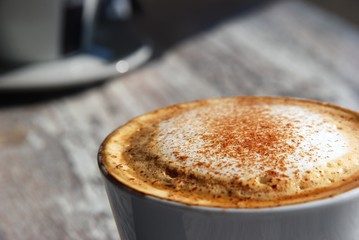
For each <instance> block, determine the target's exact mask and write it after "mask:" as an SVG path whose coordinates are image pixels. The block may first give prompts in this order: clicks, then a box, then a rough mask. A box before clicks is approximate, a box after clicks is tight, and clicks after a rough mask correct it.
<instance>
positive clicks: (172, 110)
mask: <svg viewBox="0 0 359 240" xmlns="http://www.w3.org/2000/svg"><path fill="white" fill-rule="evenodd" d="M358 132H359V116H358V113H355V112H352V111H349V110H346V109H343V108H340V107H337V106H333V105H329V104H324V103H318V102H313V101H308V100H299V99H290V98H271V97H244V98H236V97H233V98H219V99H209V100H201V101H196V102H190V103H185V104H178V105H174V106H171V107H168V108H164V109H160V110H158V111H155V112H152V113H148V114H145V115H143V116H140V117H138V118H135V119H134V120H132V121H130V122H129V123H127V124H125V125H124V126H122V127H120V128H119V129H118V130H116V131H115V132H114V133H112V134H111V135H110V136H109V137H108V138H107V140H106V141H105V142H104V144H103V146H102V150H101V156H102V163H103V164H104V166H105V168H106V169H107V171H108V172H109V173H110V174H111V175H112V176H113V177H115V178H116V179H117V180H118V181H119V182H120V183H122V184H124V185H126V186H128V187H130V188H132V189H134V190H137V191H139V192H142V193H144V194H148V195H152V196H155V197H159V198H163V199H167V200H172V201H177V202H182V203H185V204H193V205H202V206H213V207H231V208H256V207H273V206H280V205H288V204H294V203H304V202H308V201H312V200H318V199H322V198H327V197H332V196H334V195H337V194H340V193H343V192H346V191H349V190H350V189H353V188H356V187H357V179H358V177H359V149H358V147H359V134H358Z"/></svg>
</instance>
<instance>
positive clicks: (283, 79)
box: [0, 1, 359, 240]
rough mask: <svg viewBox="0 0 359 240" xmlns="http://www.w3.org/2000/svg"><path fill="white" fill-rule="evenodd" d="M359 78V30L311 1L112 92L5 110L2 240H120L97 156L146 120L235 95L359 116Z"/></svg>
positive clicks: (257, 19)
mask: <svg viewBox="0 0 359 240" xmlns="http://www.w3.org/2000/svg"><path fill="white" fill-rule="evenodd" d="M358 76H359V31H358V29H356V28H355V27H354V26H352V25H350V24H347V23H346V22H344V21H342V20H340V19H338V18H336V17H335V16H333V15H331V14H329V13H327V12H325V11H323V10H320V9H318V8H317V7H314V6H312V5H310V4H308V3H306V2H302V1H279V2H274V3H273V4H270V5H268V6H266V7H265V8H262V9H260V10H258V11H253V12H251V13H250V14H245V15H242V14H240V15H238V16H236V17H233V18H232V19H230V20H229V21H226V22H223V23H221V24H220V25H218V26H216V27H215V28H212V29H211V30H209V31H206V32H202V33H201V34H199V35H197V36H194V37H192V38H189V39H187V40H186V41H183V42H181V43H180V44H178V45H177V46H176V47H174V48H172V49H170V50H168V51H167V52H166V53H165V54H164V55H162V57H161V58H158V59H156V60H154V61H152V62H150V63H148V64H147V65H146V66H144V67H142V68H141V69H138V70H137V71H135V72H132V73H130V74H127V75H125V76H122V77H120V78H118V79H113V80H111V81H108V82H106V83H105V84H103V85H100V86H96V87H93V88H89V89H86V90H84V91H81V92H78V93H76V94H71V95H68V96H66V95H65V96H62V97H59V98H54V99H51V100H49V101H42V102H38V103H32V104H27V105H23V106H22V105H14V106H11V107H7V108H1V109H0V121H1V122H0V240H13V239H15V240H16V239H36V240H43V239H44V240H45V239H54V240H57V239H58V240H62V239H118V234H117V230H116V227H115V224H114V221H113V218H112V214H111V211H110V208H109V204H108V201H107V197H106V194H105V190H104V187H103V183H102V180H101V176H100V173H99V171H98V169H97V163H96V154H97V150H98V147H99V145H100V143H101V141H102V140H103V139H104V137H105V136H106V135H107V134H108V133H109V132H110V131H112V130H113V129H114V128H115V127H117V126H118V125H120V124H123V123H124V122H125V121H127V120H129V119H130V118H132V117H134V116H136V115H139V114H142V113H144V112H147V111H149V110H153V109H156V108H159V107H163V106H165V105H169V104H174V103H177V102H183V101H189V100H194V99H199V98H207V97H218V96H228V95H281V96H292V97H303V98H310V99H316V100H322V101H327V102H332V103H336V104H340V105H342V106H345V107H349V108H352V109H355V110H359V79H358ZM0 101H1V96H0Z"/></svg>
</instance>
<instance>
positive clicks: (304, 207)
mask: <svg viewBox="0 0 359 240" xmlns="http://www.w3.org/2000/svg"><path fill="white" fill-rule="evenodd" d="M101 148H102V145H101V146H100V149H99V151H98V155H97V160H98V166H99V169H100V171H101V173H102V175H103V177H104V178H105V180H106V181H109V182H110V183H112V184H113V185H114V186H115V187H116V188H119V189H120V190H122V191H124V192H125V193H127V194H128V195H130V196H132V197H136V198H140V199H143V200H145V201H150V202H152V203H155V204H159V205H163V206H167V207H171V208H177V209H181V210H187V211H191V212H194V211H195V212H207V213H225V214H239V213H240V214H261V213H262V214H273V213H281V214H282V213H286V212H287V213H292V212H298V211H300V212H304V211H311V210H313V209H320V208H327V207H333V206H337V205H342V204H346V203H348V202H350V201H353V200H354V199H356V198H358V199H359V188H354V189H352V190H349V191H346V192H343V193H339V194H337V195H335V196H333V197H327V198H323V199H317V200H313V201H309V202H303V203H294V204H289V205H283V206H274V207H259V208H223V207H211V206H200V205H191V204H185V203H182V202H177V201H171V200H167V199H162V198H160V197H156V196H153V195H149V194H146V193H143V192H139V191H137V190H135V189H132V188H130V187H129V186H127V185H125V184H123V183H121V182H120V181H118V180H117V179H116V178H115V177H113V176H112V175H111V174H109V173H108V171H107V170H106V168H105V166H104V165H103V164H102V161H101V154H100V153H101Z"/></svg>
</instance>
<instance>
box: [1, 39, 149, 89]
mask: <svg viewBox="0 0 359 240" xmlns="http://www.w3.org/2000/svg"><path fill="white" fill-rule="evenodd" d="M151 53H152V49H151V47H149V46H148V45H143V46H141V47H140V48H138V49H137V50H136V51H135V52H133V53H132V54H131V55H129V56H128V57H125V58H124V59H119V60H117V61H113V62H110V63H109V62H108V61H106V60H104V59H101V58H99V57H96V56H93V55H90V54H79V55H75V56H72V57H69V58H65V59H61V60H56V61H51V62H45V63H37V64H33V65H29V66H25V67H22V68H19V69H16V70H13V71H10V72H7V73H5V74H3V75H0V90H21V91H22V90H39V89H49V88H51V89H53V88H68V87H74V86H80V85H84V84H91V83H96V82H98V81H102V80H104V79H107V78H110V77H113V76H116V75H119V74H123V73H126V72H128V71H130V70H133V69H135V68H136V67H138V66H139V65H141V64H142V63H144V62H145V61H147V60H148V59H149V58H150V57H151Z"/></svg>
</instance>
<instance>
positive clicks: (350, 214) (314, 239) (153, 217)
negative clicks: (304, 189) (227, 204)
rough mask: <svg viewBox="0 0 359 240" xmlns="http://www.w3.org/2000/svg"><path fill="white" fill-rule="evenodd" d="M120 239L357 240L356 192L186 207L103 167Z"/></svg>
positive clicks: (358, 199) (358, 205)
mask: <svg viewBox="0 0 359 240" xmlns="http://www.w3.org/2000/svg"><path fill="white" fill-rule="evenodd" d="M100 158H101V157H100V155H99V158H98V159H99V167H100V170H101V172H102V175H103V177H104V179H105V185H106V190H107V194H108V197H109V200H110V204H111V207H112V212H113V215H114V218H115V220H116V224H117V227H118V230H119V233H120V237H121V240H237V239H238V240H358V239H359V189H354V190H352V191H349V192H346V193H342V194H339V195H337V196H335V197H331V198H326V199H323V200H317V201H312V202H308V203H302V204H295V205H287V206H282V207H271V208H258V209H233V208H232V209H225V208H211V207H199V206H189V205H185V204H181V203H177V202H172V201H168V200H163V199H159V198H156V197H152V196H148V195H144V194H142V193H139V192H136V191H134V190H132V189H130V188H128V187H126V186H124V185H123V184H121V183H120V182H118V181H117V180H116V179H115V178H113V177H112V176H111V175H110V174H108V172H107V171H106V169H105V168H104V166H103V165H102V163H101V159H100Z"/></svg>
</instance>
